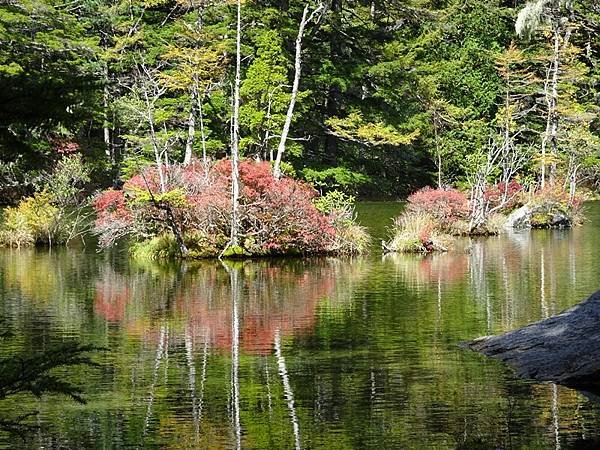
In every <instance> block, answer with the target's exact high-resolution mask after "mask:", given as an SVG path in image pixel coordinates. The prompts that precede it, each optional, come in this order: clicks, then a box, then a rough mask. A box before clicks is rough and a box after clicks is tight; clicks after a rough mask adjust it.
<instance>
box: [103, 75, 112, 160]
mask: <svg viewBox="0 0 600 450" xmlns="http://www.w3.org/2000/svg"><path fill="white" fill-rule="evenodd" d="M109 97H110V94H109V92H108V65H106V64H105V65H104V88H103V91H102V107H103V111H104V121H103V124H102V131H103V135H104V145H105V149H104V153H106V156H107V157H108V159H109V160H110V161H111V162H114V160H115V155H114V151H113V147H112V142H111V141H110V128H109V123H108V102H109Z"/></svg>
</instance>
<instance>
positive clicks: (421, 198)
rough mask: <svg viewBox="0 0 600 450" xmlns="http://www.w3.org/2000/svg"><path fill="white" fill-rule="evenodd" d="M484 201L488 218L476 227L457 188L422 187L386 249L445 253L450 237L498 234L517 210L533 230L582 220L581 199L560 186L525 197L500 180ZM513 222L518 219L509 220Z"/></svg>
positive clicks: (521, 220) (515, 186) (517, 187)
mask: <svg viewBox="0 0 600 450" xmlns="http://www.w3.org/2000/svg"><path fill="white" fill-rule="evenodd" d="M484 201H485V202H486V204H485V205H484V210H485V211H486V214H485V220H484V221H483V223H481V224H480V225H479V226H477V227H476V228H474V227H472V226H471V223H470V220H469V219H470V217H469V215H470V213H472V211H471V208H470V205H469V201H468V200H467V197H466V196H465V195H464V194H463V193H461V192H460V191H457V190H455V189H432V188H424V189H421V190H419V191H417V192H415V193H414V194H412V195H411V196H409V197H408V204H407V207H406V210H405V211H404V212H403V213H402V214H401V215H400V216H399V217H397V218H396V219H395V221H394V225H393V227H392V230H391V233H392V238H391V240H390V241H389V242H387V243H383V248H384V251H390V252H402V253H429V252H432V251H446V250H447V249H448V248H449V246H450V242H451V237H452V236H493V235H497V234H499V233H500V232H501V231H502V230H503V229H504V228H505V225H506V222H507V219H509V217H508V215H509V214H510V213H511V212H513V211H515V212H516V214H519V213H520V212H521V211H523V212H524V217H519V219H518V221H519V223H526V224H527V226H529V227H531V228H552V227H564V226H571V225H576V224H579V223H581V222H582V217H581V200H580V198H579V197H577V196H575V195H570V194H569V192H566V191H565V189H564V188H563V187H562V186H560V185H549V186H547V187H546V188H545V189H540V190H537V191H535V192H533V193H531V194H529V195H527V194H526V193H525V191H524V189H523V186H522V185H521V184H519V183H517V182H514V181H513V182H510V183H508V184H507V185H504V184H502V183H501V184H498V185H496V186H491V187H488V188H487V189H486V192H485V195H484ZM520 207H522V208H521V209H519V208H520ZM517 209H519V210H518V211H517ZM525 210H526V211H525ZM510 217H513V216H512V215H511V216H510ZM509 223H514V221H512V220H510V219H509ZM515 226H516V225H515Z"/></svg>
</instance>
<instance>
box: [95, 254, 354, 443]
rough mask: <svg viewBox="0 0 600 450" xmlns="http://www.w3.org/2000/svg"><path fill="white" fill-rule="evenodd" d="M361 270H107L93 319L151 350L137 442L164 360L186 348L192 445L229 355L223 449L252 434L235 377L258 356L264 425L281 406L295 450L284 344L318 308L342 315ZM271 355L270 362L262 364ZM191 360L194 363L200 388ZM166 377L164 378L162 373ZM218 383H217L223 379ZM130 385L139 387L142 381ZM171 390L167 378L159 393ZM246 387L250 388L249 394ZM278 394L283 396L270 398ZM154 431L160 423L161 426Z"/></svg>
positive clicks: (296, 431) (320, 266)
mask: <svg viewBox="0 0 600 450" xmlns="http://www.w3.org/2000/svg"><path fill="white" fill-rule="evenodd" d="M363 271H364V270H363V266H362V263H361V262H356V261H354V262H352V261H350V260H345V261H341V260H336V259H322V260H314V259H313V260H311V261H310V262H309V261H304V260H287V261H279V262H272V261H261V262H258V263H251V264H241V263H238V264H234V265H232V266H231V267H229V266H227V267H226V268H225V269H224V268H223V267H222V266H220V265H219V264H217V263H209V262H207V263H203V264H201V265H200V266H198V267H195V268H192V267H188V268H187V269H186V270H182V271H166V272H160V273H158V272H157V273H154V274H152V273H150V274H149V272H148V271H140V272H134V273H130V274H126V275H125V274H120V273H118V272H116V271H115V270H114V269H113V268H112V266H110V265H108V264H107V265H105V266H103V267H102V268H101V271H100V277H99V279H98V280H97V281H96V283H95V284H96V296H95V300H94V311H95V312H96V314H98V315H100V316H102V317H104V318H105V319H106V320H107V321H109V322H112V323H115V324H120V325H121V326H122V328H123V330H124V331H125V333H126V334H127V335H129V336H131V337H138V338H141V339H142V341H143V342H144V343H145V345H149V346H150V348H153V347H154V348H156V353H155V355H154V360H153V362H152V367H153V369H152V373H151V375H150V380H151V383H150V385H149V387H148V394H147V398H146V400H145V401H146V404H147V407H146V415H145V419H144V427H143V429H144V436H145V435H146V434H147V433H148V430H150V429H151V428H152V425H151V423H152V420H153V418H156V417H157V416H156V414H155V413H154V409H155V408H154V406H153V405H154V404H155V403H156V401H157V400H156V395H155V392H157V389H159V385H160V384H161V382H160V381H159V377H158V373H159V367H165V366H166V364H167V361H169V359H168V355H169V352H171V353H173V352H175V355H176V354H177V352H178V349H179V348H181V347H184V348H185V361H186V368H187V380H188V388H187V390H188V393H189V394H188V395H189V399H190V400H189V401H190V403H191V415H192V420H193V423H194V425H193V429H194V432H193V435H194V436H195V437H194V442H195V444H194V445H200V442H201V436H202V435H203V434H204V433H205V432H206V426H207V425H208V424H207V422H206V420H203V417H202V411H203V409H204V408H205V405H204V399H205V398H206V396H207V395H212V396H214V392H208V391H207V384H206V381H210V383H211V384H213V388H214V371H215V369H218V368H219V367H220V368H221V369H220V370H222V369H223V366H222V363H223V360H222V359H221V357H223V356H226V355H227V354H229V355H230V375H229V385H230V387H229V390H228V394H227V396H228V398H229V402H228V404H229V407H228V412H227V415H228V416H229V422H230V430H231V432H232V435H231V442H233V443H234V446H235V447H236V448H240V447H241V445H242V429H244V430H245V429H246V428H247V427H251V428H252V427H254V428H256V426H257V425H256V424H255V423H254V424H253V423H252V422H254V419H250V420H248V417H247V416H246V417H244V415H245V414H247V412H244V411H243V409H242V406H241V399H242V397H244V394H243V392H244V390H247V389H248V386H247V384H248V381H247V380H248V379H247V377H246V378H244V379H243V380H240V370H241V368H242V367H245V370H246V371H247V370H248V362H245V363H244V359H243V358H245V356H244V355H248V354H253V355H262V356H261V359H260V361H261V363H260V366H261V367H263V366H264V372H263V373H264V375H265V376H266V379H265V380H264V381H265V383H264V384H263V385H262V386H261V387H260V389H259V391H263V390H264V392H263V394H265V397H266V400H267V402H268V405H269V407H268V413H269V416H270V418H271V419H273V415H274V409H275V408H274V407H273V404H283V405H286V407H287V410H288V414H287V416H288V418H287V419H288V420H289V422H288V423H289V425H288V426H289V430H290V431H291V432H292V434H293V436H294V444H293V446H294V447H296V448H300V446H301V440H300V419H299V417H298V415H297V413H296V408H295V404H294V393H293V390H292V383H291V381H290V375H289V372H288V369H287V365H286V358H285V356H284V345H283V342H282V338H283V337H285V336H286V335H291V334H297V333H305V332H306V331H308V330H310V329H311V328H312V327H313V326H314V324H315V320H316V312H317V308H318V307H319V304H320V303H321V302H322V301H324V300H327V302H328V305H329V307H330V308H336V307H339V306H343V305H344V303H345V301H347V299H348V298H349V297H350V293H351V289H352V286H353V285H354V284H353V281H354V280H355V279H356V278H357V277H360V274H361V273H362V272H363ZM165 324H166V331H165ZM200 349H202V351H201V352H200ZM274 352H275V360H270V359H266V358H267V356H268V355H273V353H274ZM217 353H218V355H217ZM173 358H176V356H172V357H171V359H170V361H171V367H173V364H177V363H176V362H175V360H174V359H173ZM198 360H201V368H200V369H198V370H199V372H200V373H201V375H200V377H199V383H198V380H197V376H196V374H197V363H198ZM148 363H149V364H150V361H148ZM274 363H276V366H275V367H276V369H275V370H274V371H273V370H271V372H274V373H279V375H280V381H279V382H274V380H273V379H269V366H270V365H272V364H274ZM211 364H212V368H211ZM215 364H218V365H219V366H218V367H215ZM211 370H212V373H213V378H212V379H211V377H210V372H211ZM260 370H261V372H262V370H263V369H260ZM171 372H172V369H171V370H169V372H168V373H169V374H171ZM165 376H167V371H166V368H165ZM168 376H171V377H172V376H173V375H172V374H171V375H168ZM220 376H221V377H223V372H221V375H220ZM135 383H136V384H138V383H140V384H141V383H143V380H136V381H135ZM170 383H172V381H171V382H170V381H169V380H167V379H165V381H164V383H162V389H164V388H165V387H166V386H168V385H169V384H170ZM254 383H255V382H251V383H250V384H251V385H252V386H253V387H252V390H254V391H256V390H257V386H255V385H254ZM198 384H199V386H198ZM280 389H282V391H283V392H278V391H279V390H280ZM163 402H164V399H163ZM213 414H214V411H213ZM284 418H285V416H282V415H281V414H279V419H278V420H280V421H281V420H284V421H285V419H284ZM206 419H208V420H210V418H206ZM276 422H277V420H275V423H276ZM160 423H161V424H164V420H163V419H161V421H160ZM263 425H264V423H263Z"/></svg>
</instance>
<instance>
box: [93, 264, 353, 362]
mask: <svg viewBox="0 0 600 450" xmlns="http://www.w3.org/2000/svg"><path fill="white" fill-rule="evenodd" d="M237 270H240V277H242V278H243V286H242V290H243V292H241V301H240V304H239V305H238V306H239V318H240V330H239V332H240V346H241V348H242V350H243V351H245V352H247V353H253V354H265V355H267V354H271V353H272V351H273V342H274V337H275V335H276V332H277V331H279V332H280V333H281V335H283V336H285V335H288V334H290V333H298V332H302V331H307V330H310V329H311V328H312V327H313V326H314V324H315V320H316V315H315V312H316V310H317V307H318V305H319V302H320V301H322V300H324V299H329V300H331V301H334V302H335V301H340V300H342V299H347V298H348V296H347V295H343V292H347V291H348V290H349V289H350V288H351V286H352V283H351V282H350V281H351V279H352V278H353V277H354V276H356V274H357V272H358V271H357V267H356V264H354V265H353V264H349V263H347V262H345V263H343V264H342V263H341V262H340V261H339V260H335V259H323V260H321V261H320V262H315V261H313V262H311V263H308V262H305V261H302V260H299V261H288V262H285V261H284V262H280V263H279V264H277V263H272V262H271V263H269V262H258V263H252V264H246V265H244V266H243V267H242V268H241V269H237ZM231 295H232V292H231V283H230V281H229V280H228V274H227V272H226V271H224V270H223V269H222V268H221V267H220V266H219V265H218V264H209V263H206V264H203V265H202V266H200V267H198V268H197V269H195V270H191V269H190V270H188V271H187V273H177V272H170V273H166V274H161V275H160V279H158V280H157V279H155V278H153V277H149V276H148V274H147V273H145V272H140V273H137V274H127V275H123V274H119V273H118V272H116V271H115V270H114V269H113V268H112V267H111V266H110V265H105V266H103V267H102V268H101V271H100V277H99V279H98V280H97V281H96V295H95V299H94V311H95V312H96V314H98V315H100V316H101V317H103V318H104V319H106V320H107V321H109V322H117V323H120V324H121V325H122V326H123V327H124V329H125V330H126V331H127V332H128V333H130V334H131V335H138V336H143V337H145V338H146V339H148V340H149V341H151V342H152V341H155V340H156V334H157V333H158V329H159V328H158V327H157V326H156V324H155V323H154V322H155V321H156V318H157V317H166V318H168V319H169V320H170V322H171V323H172V325H173V330H174V333H175V334H176V336H174V337H173V339H175V341H177V339H185V340H190V339H191V345H192V346H193V347H197V346H199V345H200V346H201V344H202V343H204V342H208V343H209V346H210V347H212V348H217V349H224V350H226V349H230V348H231V345H232V342H231V339H232V334H231V327H232V317H233V314H232V306H233V305H232V302H231V301H230V299H231ZM188 345H190V344H188Z"/></svg>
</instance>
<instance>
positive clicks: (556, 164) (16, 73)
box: [0, 0, 600, 203]
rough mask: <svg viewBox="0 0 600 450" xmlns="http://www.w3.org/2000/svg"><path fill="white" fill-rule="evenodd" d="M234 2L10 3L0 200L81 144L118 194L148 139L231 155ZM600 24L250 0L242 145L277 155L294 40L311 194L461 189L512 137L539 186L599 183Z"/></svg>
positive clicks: (519, 6) (294, 159) (304, 168)
mask: <svg viewBox="0 0 600 450" xmlns="http://www.w3.org/2000/svg"><path fill="white" fill-rule="evenodd" d="M305 6H306V8H307V10H306V11H307V12H308V15H309V17H306V15H305V19H309V20H308V21H305V22H306V23H305V28H304V30H303V33H302V34H299V33H298V31H299V27H300V24H301V21H302V16H303V9H304V8H305ZM523 8H527V9H529V11H527V12H528V14H523V15H522V16H523V17H521V23H517V29H518V31H519V33H517V32H516V31H515V23H516V22H517V15H518V13H519V12H520V11H522V10H523ZM236 11H237V4H236V2H232V1H220V0H176V1H174V0H145V1H142V0H128V1H124V0H75V1H62V0H8V1H5V2H4V4H3V6H1V7H0V86H1V87H2V89H0V163H1V165H0V167H1V171H2V173H1V175H0V190H1V195H0V198H1V199H2V202H3V203H10V202H13V201H15V200H16V199H18V198H19V197H21V196H23V195H25V194H29V193H31V192H32V191H33V190H35V189H36V186H38V185H39V184H40V183H42V181H41V180H42V179H43V178H44V174H46V173H48V171H49V170H50V168H51V167H52V166H53V165H54V164H55V162H56V161H57V160H58V159H59V158H60V157H61V155H64V154H69V153H73V152H81V153H82V154H83V156H84V161H85V163H86V164H87V165H88V167H89V168H90V169H91V178H90V182H89V186H88V188H89V189H90V190H93V189H95V188H103V187H107V186H111V185H115V186H118V185H119V184H120V183H121V180H125V179H127V178H129V177H130V176H131V175H132V174H133V173H134V172H135V171H136V170H137V168H139V167H140V166H141V165H143V164H144V162H145V161H148V162H150V161H153V160H154V157H153V151H152V147H153V146H155V147H158V148H159V149H160V151H161V152H162V154H164V155H165V157H167V158H168V159H167V161H174V162H177V161H179V162H183V161H184V160H185V159H186V158H187V159H188V160H189V158H190V157H192V156H195V157H196V158H202V157H203V156H205V157H206V158H212V159H219V158H223V157H226V156H227V155H228V154H229V152H230V142H231V135H232V120H231V117H232V112H231V111H232V103H233V99H232V98H233V92H234V90H235V89H234V87H235V86H234V85H235V72H236ZM311 13H312V14H311ZM599 26H600V5H599V4H598V3H597V2H595V1H593V0H577V1H563V0H560V1H559V0H539V1H537V2H533V3H529V4H527V5H525V2H521V1H508V0H506V1H500V0H466V1H462V0H460V1H459V0H446V1H444V0H405V1H386V0H370V1H368V0H361V1H356V0H327V1H326V2H325V3H324V4H317V3H310V2H309V4H305V3H304V2H299V1H296V0H272V1H269V0H256V1H245V2H242V5H241V46H240V49H241V52H240V53H241V54H240V62H241V86H240V110H239V114H240V119H239V127H240V132H239V135H240V145H239V147H240V153H241V155H242V156H244V157H247V158H253V159H261V160H273V159H274V154H275V153H276V151H277V147H278V143H279V141H280V136H281V134H282V129H283V128H284V123H285V119H286V112H287V111H288V107H289V103H290V99H291V97H292V93H293V90H294V88H293V81H294V77H295V75H296V72H299V71H295V69H294V62H295V53H296V47H298V46H297V45H296V41H297V38H298V37H300V38H302V39H301V53H300V54H301V56H302V60H301V73H298V75H299V80H298V81H299V87H298V89H297V101H296V105H295V110H294V114H293V120H292V122H291V126H290V127H289V128H290V131H289V136H288V137H287V147H286V152H285V154H284V155H283V160H284V165H283V168H284V170H288V171H289V170H292V166H293V170H295V172H296V173H297V175H298V176H299V177H300V178H304V179H306V180H308V181H310V182H311V183H313V184H314V185H315V186H317V187H322V188H325V189H342V190H345V191H346V192H349V193H352V194H359V195H361V196H363V197H395V198H398V197H405V196H406V195H407V194H408V193H410V192H411V191H414V190H415V189H416V188H419V187H422V186H425V185H436V184H438V183H441V184H443V185H449V184H454V185H459V186H460V185H461V183H466V182H467V178H468V176H469V175H470V174H472V173H474V171H475V168H476V167H477V166H478V164H480V162H481V160H482V158H485V155H486V154H487V153H489V148H490V147H491V146H498V147H502V146H507V147H508V146H509V143H510V147H511V148H512V149H513V150H514V152H513V154H514V155H516V156H515V157H516V158H519V159H520V160H521V162H520V163H518V164H517V165H518V166H519V170H518V175H519V177H520V178H522V179H524V180H525V181H526V179H527V178H528V177H529V179H530V180H536V179H538V180H539V173H540V167H542V170H547V171H548V173H549V174H550V175H548V176H551V177H554V176H556V177H559V176H560V179H561V180H568V179H574V178H576V179H577V180H578V181H581V182H584V183H586V184H587V185H589V186H593V185H594V184H595V183H596V182H597V181H598V176H597V169H598V164H597V163H598V154H599V150H598V149H599V140H598V136H599V134H598V133H599V132H600V130H599V122H598V120H597V114H598V106H597V105H598V91H599V85H598V79H599V75H600V72H599V66H598V58H599V57H600V53H599V52H600V41H599V40H598V37H597V36H598V30H599ZM519 27H520V29H519ZM298 62H300V61H298ZM289 164H291V166H290V165H289ZM546 167H548V168H547V169H546ZM542 179H544V176H543V178H542Z"/></svg>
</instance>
